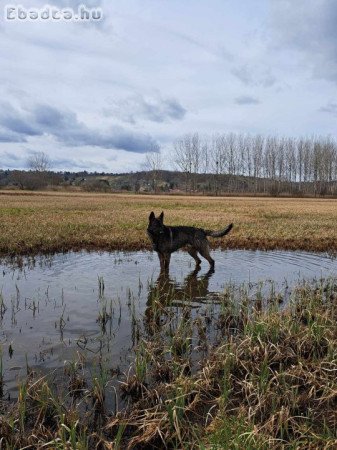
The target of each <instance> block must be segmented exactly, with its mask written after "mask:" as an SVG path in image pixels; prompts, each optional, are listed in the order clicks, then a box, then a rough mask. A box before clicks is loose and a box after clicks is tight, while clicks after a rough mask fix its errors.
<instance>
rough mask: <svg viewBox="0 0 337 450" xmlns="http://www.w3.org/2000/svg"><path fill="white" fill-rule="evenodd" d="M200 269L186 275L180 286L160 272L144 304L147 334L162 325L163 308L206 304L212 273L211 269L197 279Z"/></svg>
mask: <svg viewBox="0 0 337 450" xmlns="http://www.w3.org/2000/svg"><path fill="white" fill-rule="evenodd" d="M199 271H200V267H197V268H196V269H194V270H193V271H192V272H191V273H189V274H188V275H187V277H186V278H185V279H184V282H183V283H182V284H177V283H176V282H175V281H174V280H172V279H171V278H170V276H169V274H168V272H165V271H164V272H163V271H161V272H160V274H159V276H158V278H157V281H156V283H154V284H153V285H152V286H151V287H150V288H149V293H148V298H147V303H146V306H147V308H146V312H145V317H146V325H147V326H146V328H147V331H148V332H149V333H151V332H154V330H155V329H158V327H160V325H161V324H162V320H164V319H163V315H162V314H161V312H163V308H165V307H183V306H184V304H186V303H187V302H188V301H193V300H195V301H197V302H199V303H203V302H206V297H207V295H208V294H209V280H210V278H211V276H212V275H213V273H214V269H213V268H211V269H210V270H209V271H208V272H207V273H205V274H204V275H201V276H200V277H198V273H199Z"/></svg>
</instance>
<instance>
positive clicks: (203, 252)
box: [199, 242, 215, 269]
mask: <svg viewBox="0 0 337 450" xmlns="http://www.w3.org/2000/svg"><path fill="white" fill-rule="evenodd" d="M199 253H200V255H201V256H203V257H204V258H205V259H207V261H208V262H209V265H210V266H211V268H212V269H214V265H215V262H214V259H213V258H212V257H211V255H210V254H209V245H208V242H203V243H202V245H201V246H200V248H199Z"/></svg>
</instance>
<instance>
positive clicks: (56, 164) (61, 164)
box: [52, 158, 110, 172]
mask: <svg viewBox="0 0 337 450" xmlns="http://www.w3.org/2000/svg"><path fill="white" fill-rule="evenodd" d="M52 166H53V168H54V169H55V170H64V169H66V168H70V167H71V170H87V171H92V161H86V160H82V159H79V160H77V159H71V158H56V159H55V158H54V159H53V160H52ZM109 169H110V168H109V167H108V166H107V165H106V164H101V163H95V170H101V171H104V172H105V171H108V170H109Z"/></svg>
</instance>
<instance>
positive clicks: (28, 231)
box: [0, 192, 337, 255]
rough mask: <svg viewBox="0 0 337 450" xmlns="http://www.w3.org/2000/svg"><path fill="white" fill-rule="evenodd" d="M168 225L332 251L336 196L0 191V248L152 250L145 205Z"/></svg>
mask: <svg viewBox="0 0 337 450" xmlns="http://www.w3.org/2000/svg"><path fill="white" fill-rule="evenodd" d="M152 210H153V211H154V212H155V213H156V214H159V213H160V212H161V211H162V210H163V211H164V212H165V220H164V222H165V223H167V224H169V225H192V226H198V227H204V228H211V229H213V228H214V229H218V228H222V227H224V226H225V225H226V224H228V223H229V222H233V223H234V229H233V231H232V232H231V234H230V235H229V236H227V237H226V238H223V239H221V240H220V239H218V240H212V243H213V247H217V246H220V247H223V248H240V249H243V248H245V249H301V250H310V251H331V252H335V251H336V250H337V227H336V223H337V200H334V199H308V198H305V199H303V198H301V199H290V198H261V197H260V198H257V197H195V196H193V197H188V196H151V195H132V194H130V195H129V194H125V195H122V194H87V193H60V192H39V193H28V192H27V193H26V192H25V193H20V192H1V193H0V254H2V255H6V254H11V255H15V254H36V253H39V252H46V253H50V252H57V251H67V250H80V249H88V250H95V249H97V250H98V249H102V250H140V249H149V248H150V246H149V242H148V238H147V235H146V226H147V220H148V215H149V213H150V211H152Z"/></svg>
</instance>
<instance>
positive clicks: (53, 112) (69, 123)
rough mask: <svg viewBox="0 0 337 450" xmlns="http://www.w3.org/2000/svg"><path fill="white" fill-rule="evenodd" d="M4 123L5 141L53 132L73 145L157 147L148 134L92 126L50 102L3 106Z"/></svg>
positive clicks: (0, 115)
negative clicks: (34, 104)
mask: <svg viewBox="0 0 337 450" xmlns="http://www.w3.org/2000/svg"><path fill="white" fill-rule="evenodd" d="M0 126H1V127H2V128H3V129H4V131H5V133H7V134H4V135H3V140H5V142H26V141H27V138H28V137H30V136H42V135H50V136H53V137H55V138H56V139H57V140H58V141H59V142H61V143H62V144H64V145H66V146H73V147H79V146H86V145H91V146H95V147H102V148H106V149H120V150H125V151H129V152H136V153H145V152H148V151H151V150H152V149H153V148H154V146H155V141H154V140H153V138H152V137H151V136H150V135H148V134H142V133H138V132H132V131H130V130H127V129H124V128H122V127H120V126H114V127H111V128H110V129H109V130H107V131H100V130H96V129H93V128H89V127H88V126H87V125H85V124H84V123H83V122H80V121H79V120H78V119H77V116H76V114H75V113H73V112H71V111H62V110H58V109H57V108H55V107H52V106H49V105H36V106H33V107H32V108H29V109H28V110H18V109H14V108H13V107H10V108H9V107H8V105H2V107H0ZM11 136H12V139H10V138H11ZM0 140H1V132H0Z"/></svg>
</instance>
